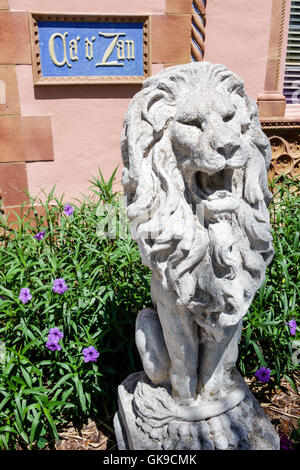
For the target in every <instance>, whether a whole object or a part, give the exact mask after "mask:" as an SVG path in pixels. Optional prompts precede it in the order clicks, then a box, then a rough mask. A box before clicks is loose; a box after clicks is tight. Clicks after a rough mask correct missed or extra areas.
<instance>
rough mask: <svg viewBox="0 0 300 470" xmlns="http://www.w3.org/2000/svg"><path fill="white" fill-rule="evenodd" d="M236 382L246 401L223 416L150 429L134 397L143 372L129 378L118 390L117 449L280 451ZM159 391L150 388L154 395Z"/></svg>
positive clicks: (249, 396)
mask: <svg viewBox="0 0 300 470" xmlns="http://www.w3.org/2000/svg"><path fill="white" fill-rule="evenodd" d="M235 374H236V375H238V376H239V374H238V373H237V372H236V371H235ZM239 381H240V384H241V387H243V389H244V392H245V398H244V399H243V400H242V401H241V402H240V403H239V404H238V405H237V406H234V407H233V408H230V409H228V410H227V411H226V412H225V413H222V414H220V415H218V416H214V417H211V418H208V419H203V420H200V421H189V422H187V421H183V420H178V419H176V418H175V419H172V418H170V419H169V422H168V423H166V424H162V425H161V426H159V425H158V427H151V426H149V424H147V423H146V422H145V421H143V420H142V419H141V418H140V417H139V416H138V414H139V413H138V410H137V408H136V401H135V397H134V395H135V391H136V387H137V384H138V383H139V382H140V383H141V382H147V377H146V375H145V373H144V372H137V373H135V374H132V375H130V376H129V377H127V379H126V380H124V382H123V383H122V384H121V385H120V386H119V390H118V395H119V411H118V412H117V413H116V415H115V418H114V427H115V432H116V437H117V442H118V448H119V450H214V449H217V450H279V447H280V442H279V436H278V434H277V433H276V431H275V429H274V427H273V426H272V424H271V423H270V421H269V419H268V417H267V416H266V414H265V413H264V411H263V410H262V408H261V407H260V406H259V404H258V402H257V400H256V399H255V398H254V396H253V394H252V393H251V392H250V390H249V389H248V387H247V386H246V384H245V383H244V381H243V379H242V378H241V377H240V376H239ZM160 388H162V387H154V388H153V396H154V395H155V394H156V393H157V392H160V390H159V389H160ZM163 422H164V420H163V419H162V423H163Z"/></svg>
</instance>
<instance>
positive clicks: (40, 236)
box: [34, 230, 46, 240]
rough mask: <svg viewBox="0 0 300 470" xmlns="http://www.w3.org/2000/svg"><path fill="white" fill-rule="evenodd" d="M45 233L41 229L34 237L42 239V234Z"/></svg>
mask: <svg viewBox="0 0 300 470" xmlns="http://www.w3.org/2000/svg"><path fill="white" fill-rule="evenodd" d="M45 235H46V232H45V230H42V231H41V232H39V233H37V234H36V235H35V236H34V238H36V239H37V240H42V238H44V236H45Z"/></svg>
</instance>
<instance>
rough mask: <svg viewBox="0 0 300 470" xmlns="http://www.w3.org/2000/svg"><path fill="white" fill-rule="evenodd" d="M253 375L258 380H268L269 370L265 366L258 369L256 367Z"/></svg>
mask: <svg viewBox="0 0 300 470" xmlns="http://www.w3.org/2000/svg"><path fill="white" fill-rule="evenodd" d="M254 375H255V377H256V378H257V379H258V380H259V381H260V382H264V383H265V382H269V380H270V375H271V370H270V369H266V368H265V367H260V368H259V369H257V371H256V372H255V374H254Z"/></svg>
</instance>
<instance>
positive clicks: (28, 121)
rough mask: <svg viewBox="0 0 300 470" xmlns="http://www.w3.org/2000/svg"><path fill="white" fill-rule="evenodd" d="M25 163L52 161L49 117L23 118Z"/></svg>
mask: <svg viewBox="0 0 300 470" xmlns="http://www.w3.org/2000/svg"><path fill="white" fill-rule="evenodd" d="M22 123H23V132H24V139H25V145H26V161H27V162H36V161H43V160H53V144H52V129H51V118H50V116H23V119H22Z"/></svg>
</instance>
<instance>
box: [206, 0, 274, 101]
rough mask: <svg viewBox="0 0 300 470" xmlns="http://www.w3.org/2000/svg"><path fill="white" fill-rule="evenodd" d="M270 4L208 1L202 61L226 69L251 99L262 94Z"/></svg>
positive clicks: (243, 0)
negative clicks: (241, 80)
mask: <svg viewBox="0 0 300 470" xmlns="http://www.w3.org/2000/svg"><path fill="white" fill-rule="evenodd" d="M271 9H272V0H251V1H249V0H226V1H224V0H208V2H207V26H206V41H205V44H206V50H205V60H208V61H209V62H213V63H220V64H223V65H226V66H227V67H229V68H230V69H231V70H232V71H233V72H235V73H237V74H238V75H239V76H240V77H242V78H243V79H244V81H245V87H246V93H247V94H249V95H250V96H251V97H252V98H253V99H255V100H256V99H257V97H258V95H259V94H261V93H263V91H264V82H265V75H266V65H267V57H268V48H269V34H270V20H271Z"/></svg>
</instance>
